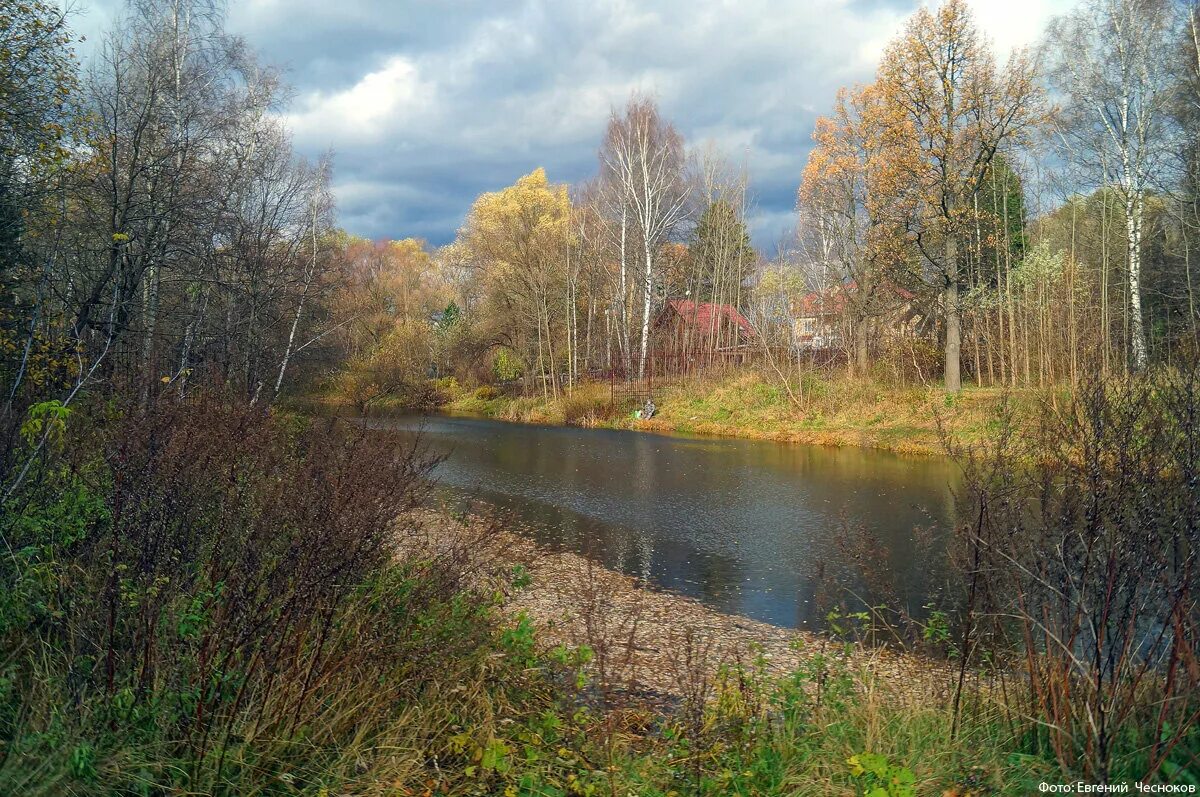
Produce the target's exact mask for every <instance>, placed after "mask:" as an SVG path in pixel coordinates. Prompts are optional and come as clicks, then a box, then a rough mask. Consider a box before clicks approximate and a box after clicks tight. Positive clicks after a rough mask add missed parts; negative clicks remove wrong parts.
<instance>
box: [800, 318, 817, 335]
mask: <svg viewBox="0 0 1200 797" xmlns="http://www.w3.org/2000/svg"><path fill="white" fill-rule="evenodd" d="M815 326H816V320H815V319H812V318H802V319H800V333H801V334H802V335H811V334H812V333H813V330H814V328H815Z"/></svg>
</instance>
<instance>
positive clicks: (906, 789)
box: [846, 753, 917, 797]
mask: <svg viewBox="0 0 1200 797" xmlns="http://www.w3.org/2000/svg"><path fill="white" fill-rule="evenodd" d="M846 765H847V766H848V767H849V770H850V776H851V777H852V778H854V781H855V783H856V785H857V786H858V789H859V794H862V795H865V797H914V795H915V794H916V785H915V784H916V781H917V779H916V777H915V776H914V775H913V773H912V770H910V769H908V768H907V767H901V766H895V765H893V764H892V763H890V762H889V761H888V760H887V758H886V757H885V756H881V755H877V754H875V753H859V754H857V755H852V756H850V757H849V758H847V759H846Z"/></svg>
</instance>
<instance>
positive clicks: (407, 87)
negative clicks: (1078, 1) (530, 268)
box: [75, 0, 1070, 253]
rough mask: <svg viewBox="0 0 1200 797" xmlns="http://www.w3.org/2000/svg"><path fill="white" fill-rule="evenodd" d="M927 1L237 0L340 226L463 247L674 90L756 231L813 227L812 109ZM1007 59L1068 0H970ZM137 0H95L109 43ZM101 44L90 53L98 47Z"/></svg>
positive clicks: (89, 12) (767, 234) (695, 143)
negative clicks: (740, 173)
mask: <svg viewBox="0 0 1200 797" xmlns="http://www.w3.org/2000/svg"><path fill="white" fill-rule="evenodd" d="M921 2H922V0H786V1H785V0H774V1H773V2H772V1H770V0H579V1H578V2H576V1H575V0H540V1H538V0H511V1H510V0H230V2H229V6H228V9H229V17H228V21H227V29H228V30H229V31H230V32H231V33H235V34H237V35H240V36H242V37H244V38H245V40H246V41H247V43H249V44H250V46H252V47H253V48H254V49H255V50H256V51H257V52H258V53H259V54H260V56H261V57H262V58H263V60H265V61H266V62H268V63H271V64H274V65H276V66H279V67H281V68H282V69H283V70H284V74H285V76H286V78H287V80H288V82H289V83H290V85H291V87H292V101H291V103H290V106H289V107H288V108H286V109H284V110H282V111H281V113H283V114H284V115H285V116H286V117H287V121H288V123H289V126H290V127H291V130H292V133H293V136H294V142H295V146H296V149H297V150H298V151H299V152H300V153H301V154H302V155H305V156H306V157H309V158H313V159H315V158H317V157H319V156H320V155H321V154H322V153H324V152H326V151H332V152H333V158H334V193H335V195H336V197H337V201H338V211H339V219H340V223H341V226H342V227H344V228H345V229H346V230H347V231H349V232H351V233H353V234H356V235H361V236H364V237H368V238H375V239H378V238H406V237H418V238H424V239H426V240H427V241H429V242H430V243H431V244H434V245H441V244H445V243H448V242H449V241H450V240H452V239H453V237H454V234H455V231H456V230H457V229H458V227H459V226H460V225H461V224H462V221H463V218H464V216H465V214H466V212H467V210H468V209H469V207H470V205H471V202H472V201H473V200H474V198H475V197H476V196H477V195H479V194H480V193H482V192H484V191H495V190H498V189H500V188H503V187H504V186H507V185H510V184H512V183H513V182H514V181H515V180H516V179H517V178H518V177H520V176H522V175H524V174H527V173H529V172H530V171H532V170H533V169H535V168H537V167H538V166H542V167H544V168H545V169H546V172H547V175H548V176H549V178H550V179H551V180H552V181H554V182H563V183H575V182H578V181H582V180H586V179H588V178H589V177H591V176H593V175H594V174H595V173H596V171H597V151H598V149H599V145H600V139H601V137H602V135H603V133H604V127H605V125H606V123H607V121H608V118H609V115H610V113H611V111H612V109H613V108H614V107H619V106H621V105H623V104H624V102H625V100H626V99H627V98H628V96H629V94H630V93H631V92H633V91H635V90H636V91H643V92H648V93H650V94H651V95H653V96H655V97H656V98H657V99H658V102H659V105H660V108H661V109H662V112H663V114H664V115H665V116H666V118H668V119H669V120H670V121H672V122H673V123H674V124H675V125H676V127H677V128H678V129H679V130H680V131H681V132H682V133H683V135H684V137H685V138H686V140H687V142H688V144H689V146H690V147H701V146H705V145H706V144H708V143H710V142H711V143H712V144H715V145H716V146H717V147H718V148H719V149H720V150H721V151H723V153H724V154H725V156H726V157H727V158H728V159H729V160H730V161H731V162H732V163H733V164H735V165H738V166H744V167H745V169H746V170H747V172H748V174H749V177H750V183H751V186H750V187H751V194H752V207H751V211H750V215H749V223H750V228H751V234H752V237H753V239H754V243H755V245H756V246H758V247H759V248H760V249H762V250H765V251H767V252H768V253H770V252H773V251H774V247H775V245H776V244H777V242H779V241H781V240H783V239H784V238H785V237H786V236H787V235H788V234H789V233H790V231H791V230H792V229H794V227H795V197H796V189H797V187H798V185H799V181H800V174H801V171H802V170H803V168H804V163H805V161H806V159H807V157H808V152H809V150H810V148H811V135H812V129H813V122H814V120H815V119H816V118H817V117H818V116H820V115H822V114H825V113H828V112H829V109H830V107H831V105H832V103H833V99H834V95H835V93H836V91H837V89H838V88H839V87H841V86H849V85H853V84H855V83H861V82H864V81H867V80H870V79H871V77H872V75H873V73H874V70H875V67H876V64H877V62H878V58H879V56H880V54H881V53H882V51H883V49H884V47H885V46H886V44H887V42H888V41H889V40H890V39H891V38H893V37H894V36H895V35H896V34H897V33H898V32H899V31H900V29H901V28H902V26H903V24H904V21H905V19H906V18H907V17H908V15H909V14H911V13H912V11H913V10H914V9H915V8H916V7H918V5H920V4H921ZM970 2H971V5H972V6H973V9H974V11H975V15H976V19H977V20H978V22H979V23H980V26H981V28H982V29H983V30H984V31H986V32H987V34H988V35H989V36H990V37H991V38H992V40H993V44H994V46H995V47H996V50H997V52H998V53H999V54H1000V55H1001V56H1003V55H1005V54H1007V53H1008V52H1010V51H1011V50H1012V48H1014V47H1021V46H1026V45H1031V44H1035V43H1036V41H1037V39H1038V37H1039V36H1040V35H1041V32H1042V30H1043V29H1044V27H1045V25H1046V23H1047V22H1048V21H1049V20H1050V19H1051V18H1052V17H1053V16H1054V15H1055V14H1059V13H1063V12H1064V11H1066V10H1068V9H1069V7H1070V0H970ZM120 7H121V0H80V1H79V2H78V3H77V4H76V8H77V9H78V15H77V17H76V20H75V27H76V28H77V29H78V30H79V32H81V33H82V34H84V35H86V36H87V37H88V40H89V41H90V42H95V41H97V40H98V39H99V35H98V34H99V33H100V31H103V30H105V29H106V28H107V27H108V26H109V24H110V22H111V20H112V19H113V17H114V15H115V14H116V12H117V11H118V10H119V9H120ZM88 49H89V48H88V47H86V46H85V47H84V48H83V51H82V54H83V56H84V58H85V59H86V57H87V54H88Z"/></svg>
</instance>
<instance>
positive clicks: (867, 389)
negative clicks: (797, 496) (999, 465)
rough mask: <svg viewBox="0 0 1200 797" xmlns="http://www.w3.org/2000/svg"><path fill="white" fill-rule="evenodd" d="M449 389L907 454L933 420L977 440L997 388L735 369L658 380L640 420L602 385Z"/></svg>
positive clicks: (610, 421) (596, 417)
mask: <svg viewBox="0 0 1200 797" xmlns="http://www.w3.org/2000/svg"><path fill="white" fill-rule="evenodd" d="M452 394H453V398H452V399H451V400H450V402H449V403H448V404H447V405H446V406H445V408H446V409H447V410H449V411H451V412H463V413H472V414H480V415H486V416H488V417H494V418H500V419H504V420H512V421H523V422H529V423H552V424H564V423H565V424H573V425H581V426H603V427H610V428H626V429H640V430H644V431H655V432H681V433H687V434H708V435H723V436H730V437H744V438H752V439H762V440H780V441H787V442H796V443H813V444H818V445H834V446H863V447H867V448H877V449H883V450H889V451H896V452H900V453H910V454H939V453H942V452H943V451H944V447H943V445H942V442H941V437H940V434H939V431H938V424H939V421H940V422H941V423H942V424H943V425H944V428H945V429H946V430H947V431H948V432H949V433H950V434H951V435H952V436H953V437H954V439H956V440H958V441H959V442H972V441H975V440H978V439H980V438H981V437H982V436H983V433H984V432H985V431H986V430H987V429H988V427H989V426H990V425H991V424H992V423H993V422H994V418H995V414H996V410H997V409H998V408H999V406H1000V404H1001V402H1002V401H1003V396H1004V394H1003V393H1002V391H1000V390H996V389H980V388H967V389H965V390H964V391H963V392H962V393H961V394H960V395H959V396H957V397H953V398H951V397H948V396H947V395H946V394H945V393H944V392H943V391H942V390H941V389H940V388H937V387H928V388H927V387H907V388H894V387H886V386H882V385H880V384H878V383H876V382H871V381H866V380H857V379H851V378H837V379H817V378H809V379H806V380H805V382H804V384H803V388H802V389H797V388H793V391H792V396H789V395H788V394H787V392H786V391H785V390H784V388H782V387H781V386H780V385H779V384H777V383H771V382H768V381H767V380H765V379H764V378H763V377H761V376H759V375H757V374H751V373H742V374H735V375H731V376H729V377H726V378H724V379H720V380H709V381H694V380H690V381H686V382H677V383H672V384H666V385H664V386H662V387H661V388H659V389H658V390H657V391H656V394H655V401H656V403H657V406H658V413H657V415H656V416H655V417H654V418H652V419H650V420H638V419H636V418H635V417H634V411H633V410H634V408H633V407H632V406H627V407H620V408H617V409H613V408H611V407H610V406H609V386H608V385H607V384H588V385H583V386H581V387H579V388H577V389H576V391H575V393H574V395H572V396H571V397H570V398H565V399H559V400H554V399H549V400H547V399H543V398H542V397H540V396H537V397H532V398H528V397H508V396H497V397H494V398H490V397H488V392H487V391H486V390H484V391H482V392H481V393H479V394H476V393H470V392H464V391H452ZM1018 401H1019V402H1027V401H1028V399H1025V398H1020V399H1018Z"/></svg>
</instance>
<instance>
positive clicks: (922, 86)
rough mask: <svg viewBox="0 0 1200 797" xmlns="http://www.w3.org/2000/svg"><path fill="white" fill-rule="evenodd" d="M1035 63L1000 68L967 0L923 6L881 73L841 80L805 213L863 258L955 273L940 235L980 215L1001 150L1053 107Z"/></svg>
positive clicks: (808, 175) (824, 123) (821, 123)
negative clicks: (978, 200)
mask: <svg viewBox="0 0 1200 797" xmlns="http://www.w3.org/2000/svg"><path fill="white" fill-rule="evenodd" d="M1035 67H1036V63H1035V61H1034V59H1033V58H1032V57H1031V56H1030V55H1029V54H1028V53H1024V52H1016V53H1013V54H1012V55H1011V56H1010V57H1009V58H1008V60H1007V62H1006V63H1005V65H1004V66H1003V67H1002V68H1001V67H998V66H997V64H996V60H995V58H994V57H993V55H992V52H991V49H990V47H989V46H988V45H987V43H986V42H985V41H984V39H983V37H982V36H981V34H980V32H979V30H978V29H977V27H976V26H975V23H974V21H973V20H972V18H971V15H970V12H969V9H968V8H967V5H966V3H965V2H964V0H948V2H946V3H944V4H943V5H942V6H941V7H939V8H938V9H937V10H935V11H930V10H929V9H927V8H922V9H920V10H918V11H917V13H916V14H915V15H914V16H913V18H912V19H911V20H910V22H909V23H908V25H907V26H906V27H905V29H904V31H903V32H902V33H901V35H900V36H898V37H897V38H896V39H895V40H894V41H892V42H891V44H890V45H889V46H888V48H887V50H886V51H885V53H884V56H883V59H882V61H881V63H880V67H879V70H878V73H877V76H876V79H875V81H874V82H873V83H870V84H868V85H866V86H857V87H854V88H852V89H843V90H842V91H841V92H839V94H838V97H837V100H836V103H835V106H834V110H833V113H832V114H831V115H830V116H827V117H822V118H820V119H818V120H817V123H816V129H815V131H814V133H813V140H814V141H815V143H816V146H815V148H814V149H813V151H812V153H811V155H810V157H809V161H808V164H807V166H806V168H805V170H804V176H803V182H802V185H801V188H800V194H799V202H800V209H801V214H802V216H803V215H808V216H809V217H810V219H814V218H815V219H817V220H818V222H819V223H820V224H821V225H823V226H824V228H825V229H827V230H834V231H836V232H837V233H838V234H840V235H841V236H842V237H844V238H845V237H848V238H849V240H850V241H851V243H850V244H849V245H847V244H845V243H842V244H839V246H841V248H842V249H843V250H845V249H848V248H849V249H853V251H854V253H855V254H856V256H857V259H858V265H857V267H858V268H862V267H863V265H862V264H863V263H872V264H875V265H876V266H878V267H887V268H889V269H897V270H901V271H904V272H905V274H904V275H896V276H907V277H909V278H917V277H923V278H924V279H925V280H926V281H927V282H929V284H930V287H933V288H935V289H936V288H937V287H938V285H939V283H940V282H943V281H944V280H946V279H947V278H951V277H953V275H954V274H955V267H956V264H954V263H948V262H945V259H944V258H945V254H944V252H945V250H944V248H942V247H941V246H940V241H941V240H942V239H944V238H946V237H947V236H958V235H961V234H962V233H963V231H964V230H965V229H966V228H967V227H969V226H970V225H969V224H968V223H967V222H969V221H970V220H971V219H970V218H969V211H968V209H969V208H970V207H971V202H970V199H971V197H972V196H974V194H975V193H976V192H978V191H979V189H980V186H981V185H982V183H983V181H984V179H985V176H986V175H987V173H988V169H989V167H990V164H991V162H992V161H993V160H994V159H995V157H996V156H997V154H998V153H1000V152H1001V151H1002V150H1003V149H1005V148H1010V147H1013V146H1015V145H1018V144H1021V143H1023V141H1024V137H1025V136H1026V134H1028V133H1029V132H1030V131H1031V130H1032V129H1033V128H1034V127H1036V126H1037V125H1038V124H1039V123H1040V122H1041V121H1042V118H1043V115H1044V114H1043V110H1042V100H1043V98H1042V95H1041V92H1040V89H1039V88H1038V84H1037V81H1036V68H1035Z"/></svg>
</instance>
